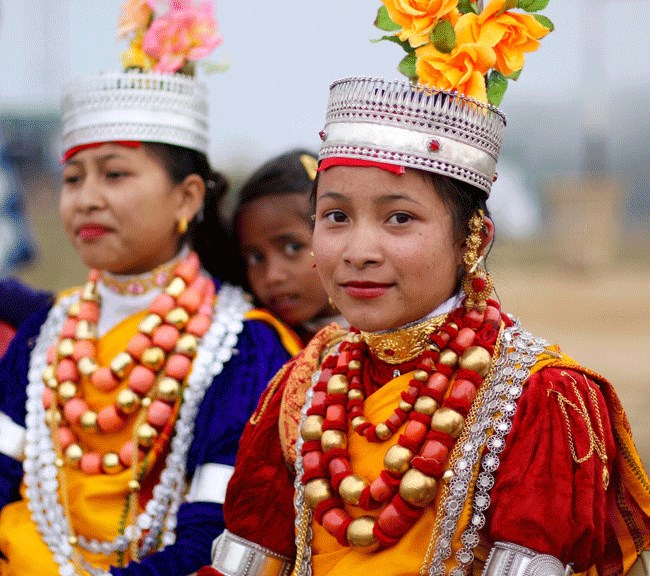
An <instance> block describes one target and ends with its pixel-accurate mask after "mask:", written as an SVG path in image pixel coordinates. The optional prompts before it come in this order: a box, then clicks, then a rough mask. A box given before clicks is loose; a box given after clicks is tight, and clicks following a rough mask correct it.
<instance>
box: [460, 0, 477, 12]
mask: <svg viewBox="0 0 650 576" xmlns="http://www.w3.org/2000/svg"><path fill="white" fill-rule="evenodd" d="M458 11H459V12H460V13H461V14H469V13H470V12H474V14H477V12H476V2H472V0H458Z"/></svg>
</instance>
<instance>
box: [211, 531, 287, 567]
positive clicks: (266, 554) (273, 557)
mask: <svg viewBox="0 0 650 576" xmlns="http://www.w3.org/2000/svg"><path fill="white" fill-rule="evenodd" d="M212 567H213V568H215V569H217V570H218V571H219V572H221V573H222V574H223V575H224V576H289V575H290V574H291V570H292V568H293V561H292V560H291V558H287V557H286V556H282V555H281V554H277V553H275V552H273V551H272V550H269V549H268V548H264V546H260V545H259V544H255V542H251V541H250V540H246V539H244V538H240V537H239V536H237V535H235V534H233V533H232V532H228V530H224V531H223V533H222V534H221V535H220V536H219V537H218V538H217V539H216V540H215V541H214V542H213V544H212Z"/></svg>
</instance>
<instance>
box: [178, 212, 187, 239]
mask: <svg viewBox="0 0 650 576" xmlns="http://www.w3.org/2000/svg"><path fill="white" fill-rule="evenodd" d="M188 227H189V224H188V223H187V218H185V216H183V217H182V218H181V219H180V220H179V221H178V224H177V225H176V231H177V232H178V233H179V234H180V235H181V236H182V235H183V234H185V232H187V228H188Z"/></svg>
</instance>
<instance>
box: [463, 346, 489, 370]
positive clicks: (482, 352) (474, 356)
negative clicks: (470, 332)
mask: <svg viewBox="0 0 650 576" xmlns="http://www.w3.org/2000/svg"><path fill="white" fill-rule="evenodd" d="M491 362H492V357H491V356H490V353H489V352H488V351H487V350H486V349H485V348H482V347H481V346H470V347H469V348H467V350H465V352H463V355H462V356H461V357H460V367H461V368H465V369H466V370H474V372H478V373H479V374H480V375H481V376H485V375H486V374H487V373H488V371H489V370H490V363H491Z"/></svg>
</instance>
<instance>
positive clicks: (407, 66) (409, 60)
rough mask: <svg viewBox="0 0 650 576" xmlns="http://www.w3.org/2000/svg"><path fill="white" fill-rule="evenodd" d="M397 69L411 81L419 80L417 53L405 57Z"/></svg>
mask: <svg viewBox="0 0 650 576" xmlns="http://www.w3.org/2000/svg"><path fill="white" fill-rule="evenodd" d="M397 69H398V70H399V71H400V72H401V73H402V74H404V76H406V77H407V78H408V79H409V80H413V81H415V80H417V74H416V72H415V52H411V53H410V54H407V55H406V56H404V58H402V61H401V62H400V63H399V66H398V67H397Z"/></svg>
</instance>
